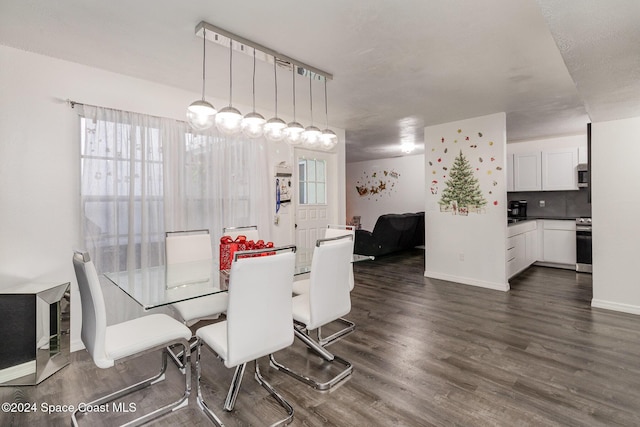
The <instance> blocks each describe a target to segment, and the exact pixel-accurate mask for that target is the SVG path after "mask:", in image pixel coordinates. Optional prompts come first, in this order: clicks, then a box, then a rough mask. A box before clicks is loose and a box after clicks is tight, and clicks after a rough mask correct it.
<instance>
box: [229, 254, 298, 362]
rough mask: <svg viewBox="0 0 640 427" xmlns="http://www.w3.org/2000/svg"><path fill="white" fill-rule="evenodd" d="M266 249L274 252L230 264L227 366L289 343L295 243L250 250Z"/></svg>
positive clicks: (271, 351) (272, 351) (290, 336)
mask: <svg viewBox="0 0 640 427" xmlns="http://www.w3.org/2000/svg"><path fill="white" fill-rule="evenodd" d="M266 251H269V252H273V251H276V254H275V255H269V256H256V257H251V258H238V259H236V260H234V261H233V263H232V264H231V273H230V276H229V306H228V308H227V346H228V347H227V360H225V365H226V366H227V367H229V368H231V367H234V366H237V365H240V364H242V363H245V362H249V361H251V360H255V359H257V358H259V357H262V356H266V355H268V354H270V353H274V352H276V351H278V350H281V349H283V348H286V347H288V346H290V345H291V344H292V343H293V314H292V304H291V293H292V286H293V274H294V268H295V262H296V255H295V252H294V251H295V246H287V247H285V248H271V249H268V250H259V251H250V252H253V253H259V252H266Z"/></svg>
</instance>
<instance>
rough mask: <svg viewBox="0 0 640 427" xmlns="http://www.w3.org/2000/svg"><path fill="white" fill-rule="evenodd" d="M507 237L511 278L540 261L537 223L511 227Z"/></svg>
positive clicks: (508, 265)
mask: <svg viewBox="0 0 640 427" xmlns="http://www.w3.org/2000/svg"><path fill="white" fill-rule="evenodd" d="M507 236H508V237H507V277H508V278H511V277H512V276H514V275H515V274H517V273H519V272H521V271H523V270H525V269H526V268H528V267H529V266H530V265H531V264H533V263H534V262H536V261H537V260H538V252H539V251H538V231H537V225H536V221H526V222H522V223H518V224H515V225H511V226H509V228H508V232H507Z"/></svg>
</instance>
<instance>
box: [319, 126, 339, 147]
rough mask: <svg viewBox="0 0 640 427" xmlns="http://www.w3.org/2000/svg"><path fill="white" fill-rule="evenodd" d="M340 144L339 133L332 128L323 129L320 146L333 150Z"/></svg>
mask: <svg viewBox="0 0 640 427" xmlns="http://www.w3.org/2000/svg"><path fill="white" fill-rule="evenodd" d="M337 144H338V135H336V133H335V132H334V131H332V130H331V129H324V130H323V131H322V135H320V146H321V147H322V148H323V149H325V150H327V151H330V150H333V148H334V147H335V146H336V145H337Z"/></svg>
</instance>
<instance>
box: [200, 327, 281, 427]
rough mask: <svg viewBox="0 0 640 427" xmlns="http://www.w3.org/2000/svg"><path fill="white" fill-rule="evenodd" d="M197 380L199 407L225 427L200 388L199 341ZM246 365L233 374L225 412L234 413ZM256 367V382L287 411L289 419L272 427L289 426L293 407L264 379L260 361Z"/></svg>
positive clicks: (217, 423)
mask: <svg viewBox="0 0 640 427" xmlns="http://www.w3.org/2000/svg"><path fill="white" fill-rule="evenodd" d="M196 352H197V353H196V354H197V356H196V378H197V388H198V397H197V402H198V406H199V407H200V409H201V410H202V411H203V412H204V413H205V414H206V415H207V417H208V418H209V419H210V420H211V421H212V422H213V423H214V424H215V425H216V426H217V427H224V423H223V422H222V420H221V419H220V418H218V416H217V415H216V414H215V413H214V412H213V411H212V410H211V408H209V406H208V405H207V403H206V402H205V401H204V399H203V397H202V388H201V386H200V382H201V379H202V365H201V363H200V358H201V355H202V341H200V340H198V344H197V346H196ZM246 365H247V364H246V363H243V364H242V365H238V366H237V367H236V370H235V372H234V374H233V379H232V381H231V385H230V387H229V391H228V392H227V398H226V400H225V403H224V410H225V411H232V410H233V408H234V406H235V403H236V399H237V397H238V391H239V390H240V384H241V383H242V378H243V376H244V371H245V368H246ZM254 366H255V374H254V378H255V379H256V381H257V382H258V384H260V385H261V386H262V387H264V388H265V389H266V390H267V391H268V392H269V394H271V396H273V397H274V399H276V401H277V402H278V403H279V404H280V406H282V407H283V408H284V409H285V410H286V411H287V417H286V418H283V419H282V420H279V421H276V422H275V423H273V424H271V426H272V427H274V426H284V425H287V424H289V423H290V422H291V421H292V420H293V412H294V411H293V406H291V404H290V403H289V402H287V401H286V400H285V399H284V398H283V397H282V396H281V395H280V394H279V393H278V392H277V391H276V390H275V389H274V388H273V386H272V385H271V384H269V383H268V382H267V381H266V380H265V379H264V377H263V376H262V374H261V373H260V368H259V366H258V361H257V360H255V361H254Z"/></svg>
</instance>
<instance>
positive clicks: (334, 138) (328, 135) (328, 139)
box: [320, 77, 338, 151]
mask: <svg viewBox="0 0 640 427" xmlns="http://www.w3.org/2000/svg"><path fill="white" fill-rule="evenodd" d="M324 115H325V119H326V126H327V127H326V128H325V129H323V130H322V135H320V145H321V147H322V148H324V149H325V150H327V151H329V150H333V147H335V146H336V145H337V144H338V135H336V133H335V132H334V131H332V130H331V129H329V104H328V103H327V78H326V77H325V79H324Z"/></svg>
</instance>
